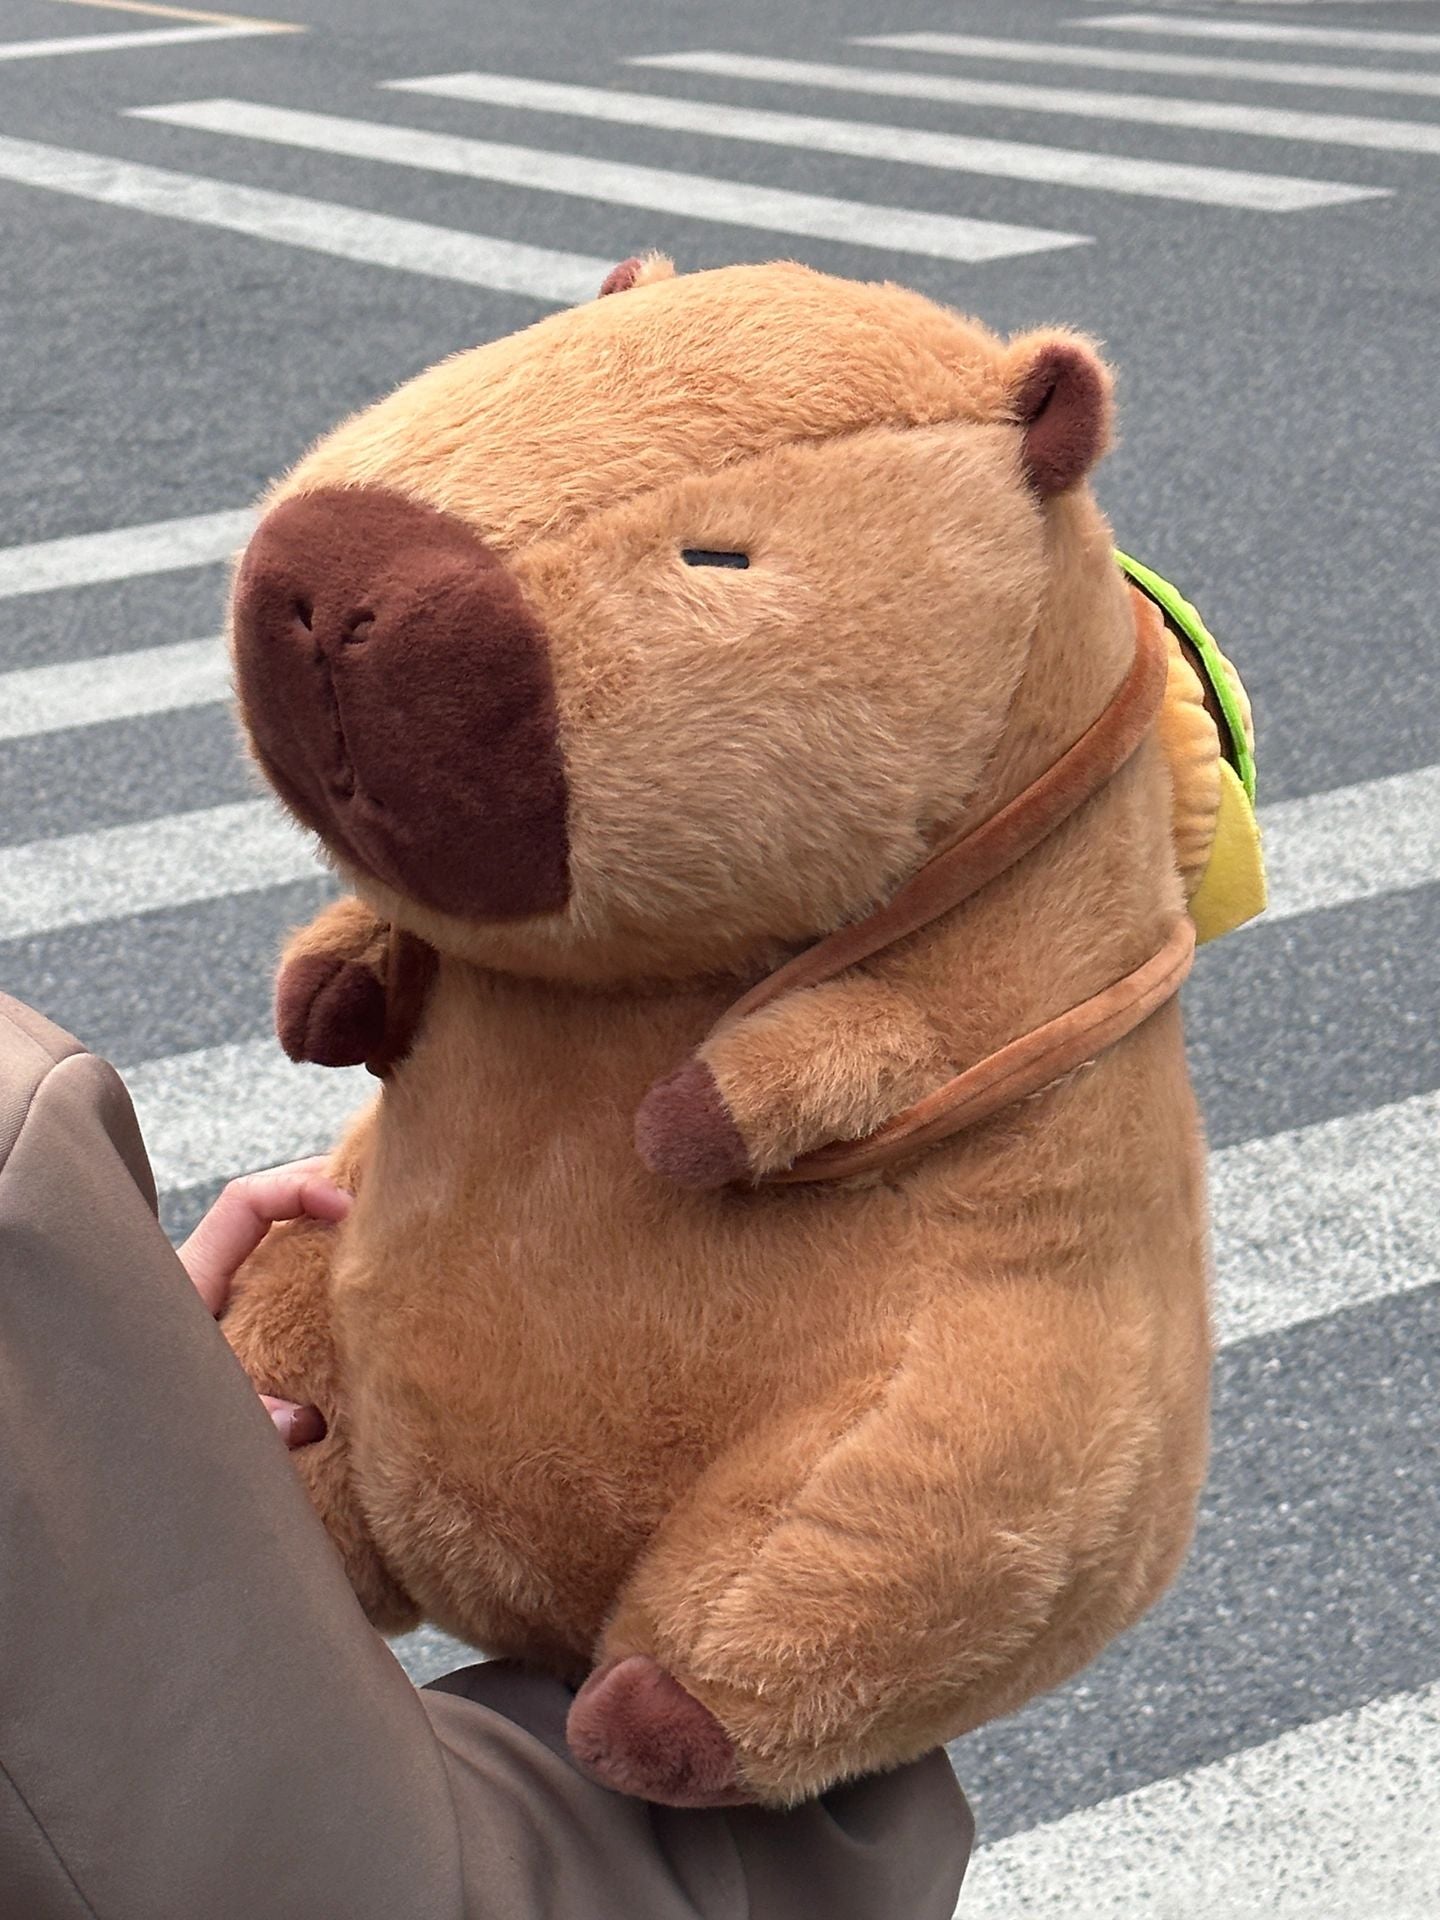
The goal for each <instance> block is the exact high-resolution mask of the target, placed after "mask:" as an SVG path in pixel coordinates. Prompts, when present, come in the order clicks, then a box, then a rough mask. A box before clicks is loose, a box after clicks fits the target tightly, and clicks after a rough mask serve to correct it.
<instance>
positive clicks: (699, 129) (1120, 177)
mask: <svg viewBox="0 0 1440 1920" xmlns="http://www.w3.org/2000/svg"><path fill="white" fill-rule="evenodd" d="M385 84H386V85H387V86H389V87H391V88H393V89H394V90H395V91H397V92H400V93H423V94H430V95H432V96H434V97H436V98H438V99H444V100H468V101H476V102H481V103H484V104H485V105H488V106H497V107H516V108H523V109H529V110H531V111H533V112H537V113H557V114H565V115H570V116H573V117H574V118H576V119H586V120H603V121H607V122H610V123H612V124H614V125H618V126H628V127H655V128H658V129H660V130H661V131H664V132H670V133H697V134H702V135H704V136H705V137H707V138H710V139H715V140H743V141H745V142H747V143H751V144H754V145H758V146H771V147H798V148H800V149H801V150H802V151H803V152H810V153H836V154H847V155H853V156H855V157H857V158H859V159H863V160H882V161H886V162H891V163H900V164H902V165H906V166H917V167H934V168H936V169H939V170H942V171H946V172H951V173H973V174H980V175H983V176H985V177H987V178H996V179H1002V180H1032V181H1039V182H1041V183H1043V184H1045V185H1047V186H1058V187H1077V188H1082V189H1085V190H1087V191H1093V192H1099V193H1131V194H1141V195H1144V196H1147V197H1149V198H1152V199H1159V200H1186V201H1193V202H1195V203H1196V204H1198V205H1201V206H1212V207H1244V208H1246V209H1248V210H1251V211H1257V212H1263V213H1296V212H1301V211H1304V210H1306V209H1309V208H1313V207H1328V206H1335V205H1338V204H1339V203H1341V202H1344V201H1349V200H1370V199H1377V198H1384V197H1387V196H1388V193H1389V189H1388V188H1385V187H1354V186H1346V185H1343V184H1341V183H1339V182H1336V181H1331V180H1302V179H1295V178H1292V177H1290V176H1288V175H1285V174H1277V173H1245V172H1241V171H1239V170H1237V169H1235V168H1232V167H1201V166H1190V165H1186V164H1183V163H1179V162H1173V161H1168V160H1144V159H1138V158H1130V157H1127V156H1126V155H1123V154H1112V153H1086V152H1083V151H1077V150H1075V149H1073V148H1068V147H1048V146H1032V145H1029V144H1027V143H1025V142H1022V141H1016V140H988V139H982V138H979V137H976V136H971V135H969V134H956V133H935V132H932V131H930V130H929V129H927V128H922V127H892V126H883V125H876V124H875V123H874V122H873V121H869V120H828V119H823V118H821V117H819V116H816V115H813V114H800V113H773V112H771V111H770V110H769V109H767V108H760V107H731V106H723V105H720V104H718V103H716V102H713V101H708V100H677V99H673V98H671V97H669V96H667V95H665V94H653V93H626V92H620V91H615V90H611V89H607V88H601V87H577V86H568V85H564V84H561V83H559V82H554V81H545V80H525V79H520V78H518V77H512V76H510V75H507V74H492V73H449V74H434V75H430V76H427V77H424V78H421V79H416V80H391V81H388V82H386V83H385Z"/></svg>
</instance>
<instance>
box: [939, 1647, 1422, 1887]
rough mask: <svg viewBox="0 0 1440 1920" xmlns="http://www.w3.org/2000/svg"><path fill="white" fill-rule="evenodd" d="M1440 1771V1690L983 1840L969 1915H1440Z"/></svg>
mask: <svg viewBox="0 0 1440 1920" xmlns="http://www.w3.org/2000/svg"><path fill="white" fill-rule="evenodd" d="M959 1765H960V1768H961V1771H962V1773H963V1769H964V1756H963V1749H962V1752H961V1759H960V1762H959ZM1437 1777H1440V1684H1436V1685H1432V1686H1428V1687H1424V1688H1421V1689H1419V1690H1417V1691H1416V1692H1413V1693H1399V1694H1392V1695H1390V1696H1389V1697H1388V1698H1385V1699H1381V1700H1372V1701H1370V1702H1368V1703H1367V1704H1366V1705H1365V1706H1363V1707H1357V1708H1355V1709H1353V1710H1352V1711H1350V1712H1348V1713H1342V1714H1336V1715H1335V1716H1333V1717H1332V1718H1330V1719H1327V1720H1319V1721H1315V1722H1313V1723H1312V1724H1311V1725H1309V1726H1304V1727H1297V1728H1294V1729H1293V1730H1291V1731H1289V1732H1287V1733H1283V1734H1281V1735H1280V1736H1279V1737H1278V1738H1277V1739H1275V1740H1271V1741H1269V1742H1267V1744H1265V1745H1264V1746H1260V1747H1250V1748H1246V1749H1244V1750H1242V1751H1241V1752H1238V1753H1232V1754H1228V1755H1227V1756H1226V1757H1225V1759H1223V1760H1217V1761H1214V1762H1212V1763H1211V1764H1210V1765H1208V1766H1204V1767H1198V1768H1196V1769H1195V1770H1194V1771H1193V1772H1191V1773H1185V1774H1180V1775H1177V1776H1175V1777H1174V1778H1172V1779H1168V1780H1160V1781H1157V1782H1155V1783H1154V1784H1153V1785H1151V1786H1148V1787H1141V1788H1140V1789H1139V1790H1138V1791H1137V1792H1134V1793H1127V1794H1124V1795H1123V1796H1121V1797H1119V1798H1117V1799H1114V1800H1107V1801H1103V1802H1102V1803H1101V1804H1100V1805H1099V1806H1094V1807H1086V1808H1083V1809H1082V1810H1081V1811H1079V1812H1078V1813H1072V1814H1069V1815H1067V1816H1066V1817H1065V1818H1064V1819H1063V1820H1057V1821H1055V1822H1054V1823H1053V1824H1051V1825H1049V1826H1045V1827H1038V1828H1034V1829H1032V1830H1031V1831H1030V1832H1028V1833H1019V1834H1014V1835H1012V1836H1010V1837H1009V1838H1007V1839H1004V1840H1000V1841H997V1842H996V1843H995V1844H994V1845H992V1846H983V1847H981V1848H980V1849H979V1851H978V1852H977V1853H976V1856H975V1859H974V1861H973V1863H972V1865H971V1869H970V1873H969V1874H968V1875H967V1877H966V1881H965V1890H964V1893H963V1894H962V1896H961V1899H960V1904H959V1906H958V1908H957V1909H956V1920H1017V1917H1018V1916H1019V1915H1021V1914H1023V1915H1025V1916H1026V1920H1132V1916H1134V1915H1136V1914H1145V1915H1147V1916H1149V1917H1150V1920H1193V1916H1195V1915H1198V1914H1204V1915H1205V1920H1255V1916H1256V1915H1259V1914H1263V1915H1264V1916H1265V1920H1433V1916H1434V1913H1435V1910H1436V1909H1435V1890H1436V1888H1437V1887H1440V1823H1437V1821H1436V1819H1435V1817H1434V1807H1435V1796H1434V1791H1433V1787H1434V1782H1435V1780H1436V1778H1437Z"/></svg>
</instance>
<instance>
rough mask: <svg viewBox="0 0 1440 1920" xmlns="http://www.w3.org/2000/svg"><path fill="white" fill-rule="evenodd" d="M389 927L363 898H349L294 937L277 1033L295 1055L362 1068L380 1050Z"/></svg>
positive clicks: (279, 992)
mask: <svg viewBox="0 0 1440 1920" xmlns="http://www.w3.org/2000/svg"><path fill="white" fill-rule="evenodd" d="M389 932H390V930H389V928H388V927H387V925H386V924H385V922H384V921H383V920H380V919H377V918H376V916H375V914H373V913H372V912H371V910H370V909H369V907H367V906H365V905H364V903H363V902H361V901H359V900H354V899H346V900H337V901H335V902H334V904H333V905H331V906H328V907H326V908H325V910H324V912H323V913H321V914H320V915H318V917H317V918H316V919H314V920H312V921H311V922H310V924H309V926H308V927H302V928H301V929H300V931H299V932H298V933H296V934H293V935H292V936H291V938H290V940H289V941H288V943H287V944H286V947H285V951H284V953H283V954H282V955H281V958H280V971H279V975H278V977H277V979H276V983H275V1030H276V1032H277V1033H278V1034H279V1036H280V1044H281V1046H282V1047H283V1048H284V1049H285V1051H286V1053H288V1054H289V1056H290V1058H291V1059H292V1060H310V1061H314V1062H315V1064H316V1065H317V1066H322V1067H354V1066H359V1065H360V1064H361V1063H362V1062H363V1061H365V1060H368V1059H370V1058H371V1057H372V1056H373V1055H374V1054H376V1053H377V1052H378V1051H379V1050H380V1046H381V1042H382V1041H383V1039H384V1035H385V967H386V958H387V953H388V948H389Z"/></svg>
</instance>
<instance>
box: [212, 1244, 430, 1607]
mask: <svg viewBox="0 0 1440 1920" xmlns="http://www.w3.org/2000/svg"><path fill="white" fill-rule="evenodd" d="M341 1232H343V1229H336V1228H334V1227H331V1226H327V1225H325V1224H323V1223H321V1222H319V1221H315V1220H296V1221H292V1222H289V1223H287V1224H285V1225H283V1226H278V1227H272V1228H271V1230H270V1232H269V1233H268V1234H267V1235H266V1237H265V1239H264V1240H263V1241H262V1242H261V1244H260V1246H259V1247H258V1248H257V1249H256V1251H255V1252H254V1253H253V1254H252V1255H251V1256H250V1258H249V1260H247V1261H246V1263H245V1265H244V1266H243V1267H242V1268H241V1269H240V1273H239V1275H238V1276H237V1278H236V1283H235V1293H234V1295H233V1296H232V1300H231V1304H230V1306H229V1307H228V1308H227V1310H226V1312H225V1316H224V1318H223V1320H222V1321H221V1323H220V1327H221V1332H222V1333H224V1335H225V1337H226V1339H227V1340H228V1341H229V1342H230V1345H231V1347H232V1349H233V1350H234V1352H235V1355H236V1357H237V1358H238V1359H239V1361H240V1364H241V1366H243V1367H244V1369H245V1371H246V1372H247V1373H248V1374H249V1376H250V1378H251V1380H252V1381H253V1382H254V1384H255V1388H256V1390H257V1392H260V1393H270V1394H275V1395H277V1396H278V1397H279V1398H281V1399H284V1400H295V1401H298V1402H300V1403H301V1404H302V1405H308V1406H315V1407H318V1408H319V1409H320V1412H321V1413H322V1414H323V1415H324V1417H325V1426H326V1431H325V1437H324V1439H322V1440H317V1441H316V1442H315V1443H314V1444H313V1445H312V1446H307V1447H300V1448H297V1450H296V1451H295V1452H294V1453H293V1454H292V1455H291V1459H292V1460H293V1461H294V1463H295V1469H296V1471H297V1472H298V1473H299V1475H300V1478H301V1480H302V1481H303V1482H304V1484H305V1488H306V1491H307V1492H308V1493H309V1495H310V1500H311V1503H312V1504H313V1506H314V1508H315V1510H316V1512H317V1513H318V1514H319V1516H320V1518H321V1519H322V1520H323V1521H324V1523H325V1526H326V1529H327V1531H328V1532H329V1535H330V1538H331V1540H332V1541H333V1543H334V1545H335V1548H336V1550H337V1552H338V1553H339V1555H340V1557H341V1559H342V1560H343V1561H344V1563H345V1572H346V1574H347V1576H348V1577H349V1581H350V1584H351V1586H352V1587H353V1588H354V1590H355V1595H356V1598H357V1599H358V1600H359V1602H360V1604H361V1606H362V1607H363V1608H364V1609H365V1613H366V1615H367V1616H368V1618H369V1620H370V1622H371V1624H372V1625H373V1626H375V1627H377V1628H378V1629H379V1630H380V1631H381V1632H382V1633H400V1632H403V1631H404V1630H405V1629H406V1628H409V1627H412V1626H414V1625H415V1624H416V1622H417V1621H418V1619H419V1617H420V1616H419V1610H418V1609H417V1607H416V1606H415V1603H414V1602H413V1601H412V1600H411V1599H410V1597H409V1595H408V1594H406V1593H405V1592H404V1591H403V1590H402V1589H401V1587H400V1586H399V1585H398V1583H397V1582H396V1581H395V1580H394V1578H393V1577H392V1576H391V1574H390V1572H389V1570H388V1569H387V1568H386V1566H385V1564H384V1562H383V1561H382V1559H381V1557H380V1554H379V1552H378V1550H377V1548H376V1545H375V1541H374V1539H373V1537H372V1535H371V1531H370V1526H369V1522H368V1521H367V1520H366V1518H365V1514H364V1512H363V1510H362V1508H361V1505H360V1502H359V1499H358V1497H357V1493H356V1488H355V1484H354V1477H353V1474H352V1469H351V1457H350V1442H349V1434H348V1428H347V1410H346V1404H345V1393H344V1382H343V1380H342V1379H341V1376H340V1368H339V1365H338V1362H337V1356H336V1352H335V1342H334V1336H333V1333H332V1329H331V1320H330V1274H331V1265H332V1262H333V1259H334V1255H335V1250H336V1245H337V1241H338V1239H339V1235H340V1233H341Z"/></svg>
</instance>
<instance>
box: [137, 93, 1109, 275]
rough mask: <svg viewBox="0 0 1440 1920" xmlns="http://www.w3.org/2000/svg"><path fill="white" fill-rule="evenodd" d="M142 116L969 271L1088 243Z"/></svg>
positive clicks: (482, 147)
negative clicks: (958, 263) (957, 264)
mask: <svg viewBox="0 0 1440 1920" xmlns="http://www.w3.org/2000/svg"><path fill="white" fill-rule="evenodd" d="M129 111H130V112H131V113H132V114H134V115H135V117H136V118H138V119H141V120H162V121H165V122H167V123H168V124H170V125H173V126H179V127H195V128H199V129H200V130H202V131H204V132H206V133H228V134H239V135H242V136H243V137H245V138H247V139H251V140H268V141H271V142H273V143H275V144H277V145H280V146H285V147H304V148H306V149H308V150H310V151H311V152H316V153H333V154H344V155H345V156H346V157H347V158H348V159H352V160H378V161H382V162H385V163H386V164H388V165H391V166H402V167H421V168H424V169H425V170H426V171H427V172H430V173H451V174H460V175H462V176H463V177H465V178H466V179H470V180H495V181H500V182H502V183H503V184H505V185H507V186H513V187H523V188H527V189H532V190H538V191H540V192H544V193H563V194H572V195H574V196H576V197H577V198H580V199H585V200H598V201H601V202H603V203H604V204H606V205H609V206H618V207H644V208H646V209H648V210H649V211H651V212H658V213H674V214H679V215H681V216H682V217H683V218H685V219H690V220H706V221H718V222H720V223H722V224H723V225H727V226H735V227H751V228H757V229H761V230H763V231H765V232H767V233H785V234H802V235H804V236H805V237H806V238H808V239H812V240H838V241H841V242H843V243H845V244H846V245H849V246H859V247H879V248H881V249H882V250H884V251H885V252H887V253H916V254H924V255H928V256H929V257H931V258H933V259H938V260H963V261H966V262H969V263H971V264H974V263H977V262H980V261H984V260H1003V259H1008V258H1010V257H1012V256H1015V255H1019V254H1028V253H1045V252H1049V251H1051V250H1052V249H1054V248H1056V247H1076V246H1083V245H1085V244H1086V243H1087V241H1088V238H1089V236H1088V235H1085V234H1078V233H1057V232H1055V231H1053V230H1052V229H1050V228H1044V227H1019V226H1011V225H1008V224H1006V223H1004V222H1002V221H996V220H970V219H965V218H962V217H960V216H958V215H953V214H941V213H920V212H914V211H912V210H911V209H910V208H908V207H886V206H874V205H871V204H869V203H867V202H861V201H858V200H831V199H826V198H822V197H821V196H820V195H818V194H813V193H792V192H790V191H788V190H787V189H784V188H780V187H765V186H760V185H757V184H756V183H755V182H753V181H749V180H719V179H713V178H711V177H709V176H708V175H704V174H698V173H670V172H667V171H662V170H661V169H659V168H657V167H639V166H631V165H629V164H627V163H624V162H620V161H615V160H601V159H597V158H595V157H594V156H592V155H588V154H572V153H554V152H550V151H546V150H543V149H540V148H536V147H512V146H500V145H497V144H496V143H495V142H493V141H489V140H470V139H466V138H464V137H462V136H460V135H457V134H450V133H429V132H425V131H422V130H421V129H420V128H418V127H393V126H383V125H378V124H376V123H375V122H374V121H370V120H346V119H341V118H338V117H337V116H335V115H333V114H325V113H301V112H296V111H294V110H293V109H291V108H287V107H268V106H254V105H251V104H250V103H248V102H246V101H241V100H194V101H187V102H184V103H182V104H179V105H175V106H165V107H132V108H131V109H129Z"/></svg>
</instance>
